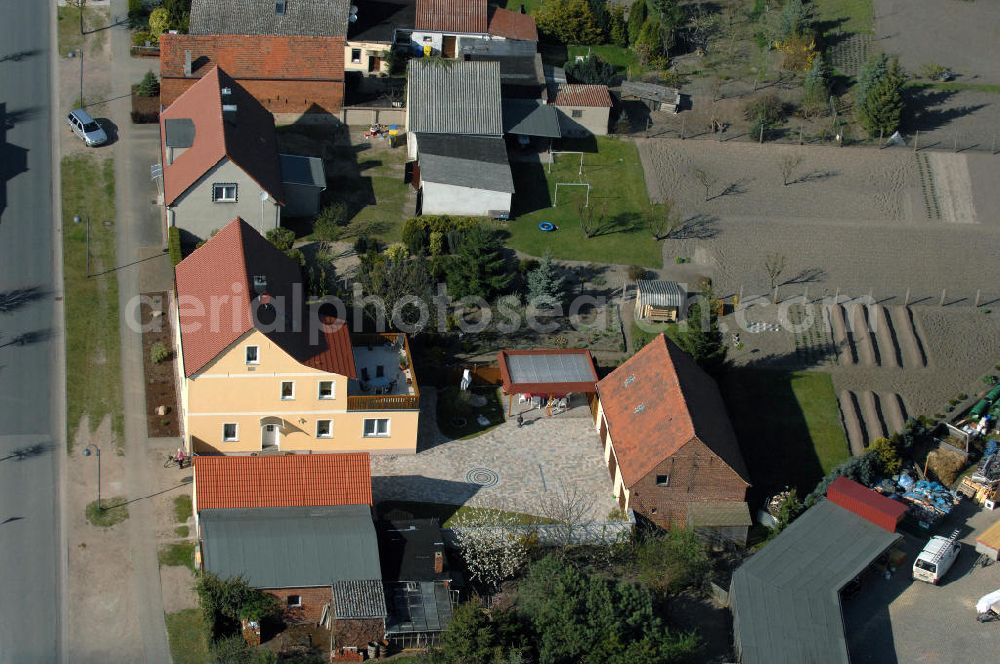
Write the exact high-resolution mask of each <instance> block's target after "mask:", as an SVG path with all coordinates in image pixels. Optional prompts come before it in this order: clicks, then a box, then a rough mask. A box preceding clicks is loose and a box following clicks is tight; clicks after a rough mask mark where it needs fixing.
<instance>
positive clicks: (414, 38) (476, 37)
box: [410, 30, 503, 56]
mask: <svg viewBox="0 0 1000 664" xmlns="http://www.w3.org/2000/svg"><path fill="white" fill-rule="evenodd" d="M445 35H448V36H449V37H456V38H457V39H456V44H455V55H456V56H458V55H459V54H461V52H462V47H463V46H465V45H468V44H471V43H472V42H477V41H481V40H484V39H499V40H503V37H493V36H490V35H485V34H478V33H470V34H459V33H454V32H421V31H419V30H414V31H413V33H412V34H411V35H410V47H411V48H412V50H413V52H414V53H417V54H423V52H424V47H425V46H430V47H431V55H441V46H442V44H443V43H444V37H445Z"/></svg>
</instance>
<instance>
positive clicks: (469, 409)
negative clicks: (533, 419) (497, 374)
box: [437, 385, 504, 439]
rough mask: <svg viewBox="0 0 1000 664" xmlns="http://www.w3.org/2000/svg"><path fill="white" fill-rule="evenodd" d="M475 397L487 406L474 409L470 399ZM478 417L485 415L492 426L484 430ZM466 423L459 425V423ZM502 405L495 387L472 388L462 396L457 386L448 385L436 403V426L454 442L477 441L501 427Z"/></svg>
mask: <svg viewBox="0 0 1000 664" xmlns="http://www.w3.org/2000/svg"><path fill="white" fill-rule="evenodd" d="M472 394H475V395H479V396H482V397H484V398H485V399H486V404H485V405H483V406H480V407H478V408H476V407H474V406H472V404H470V403H469V402H468V401H467V399H468V398H469V396H470V395H472ZM477 415H485V416H486V417H487V418H489V420H490V424H489V425H487V426H482V425H480V424H479V423H478V422H477V421H476V416H477ZM458 419H461V420H465V422H464V423H459V422H457V421H456V420H458ZM503 421H504V416H503V403H502V402H501V400H500V395H499V390H498V389H497V388H495V387H473V388H472V389H471V390H469V391H468V392H463V391H462V390H460V389H459V388H458V387H457V386H455V385H449V386H448V387H446V388H444V389H443V390H441V392H440V393H439V394H438V399H437V424H438V428H439V429H441V433H443V434H444V435H446V436H448V437H449V438H453V439H462V438H475V437H476V436H478V435H480V434H483V433H485V432H487V431H489V430H490V429H492V428H494V427H496V426H497V425H499V424H502V423H503Z"/></svg>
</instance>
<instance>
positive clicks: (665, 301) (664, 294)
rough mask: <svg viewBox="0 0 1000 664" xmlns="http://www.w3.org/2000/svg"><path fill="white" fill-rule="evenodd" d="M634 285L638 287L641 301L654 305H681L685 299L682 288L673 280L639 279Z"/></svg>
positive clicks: (685, 295)
mask: <svg viewBox="0 0 1000 664" xmlns="http://www.w3.org/2000/svg"><path fill="white" fill-rule="evenodd" d="M636 286H637V287H638V288H639V297H640V298H641V299H642V301H643V303H644V304H649V305H652V306H654V307H682V306H684V301H685V300H686V299H687V293H685V292H684V289H683V288H681V287H680V285H679V284H677V283H676V282H673V281H661V280H656V281H647V280H643V279H640V280H639V281H637V282H636Z"/></svg>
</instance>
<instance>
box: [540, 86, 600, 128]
mask: <svg viewBox="0 0 1000 664" xmlns="http://www.w3.org/2000/svg"><path fill="white" fill-rule="evenodd" d="M553 103H554V104H555V107H556V110H557V111H558V112H559V125H560V127H561V128H562V133H563V136H587V135H589V134H593V135H595V136H604V135H606V134H607V133H608V126H609V124H610V122H611V108H612V107H613V106H614V101H613V100H612V98H611V92H609V91H608V86H606V85H582V84H570V85H563V86H562V87H560V88H559V91H558V92H557V93H556V97H555V100H553Z"/></svg>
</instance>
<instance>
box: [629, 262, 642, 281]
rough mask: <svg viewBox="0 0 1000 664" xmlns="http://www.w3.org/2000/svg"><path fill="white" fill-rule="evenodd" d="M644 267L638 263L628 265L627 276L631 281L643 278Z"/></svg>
mask: <svg viewBox="0 0 1000 664" xmlns="http://www.w3.org/2000/svg"><path fill="white" fill-rule="evenodd" d="M645 277H646V268H644V267H642V266H640V265H629V266H628V278H629V279H630V280H631V281H638V280H639V279H645Z"/></svg>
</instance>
